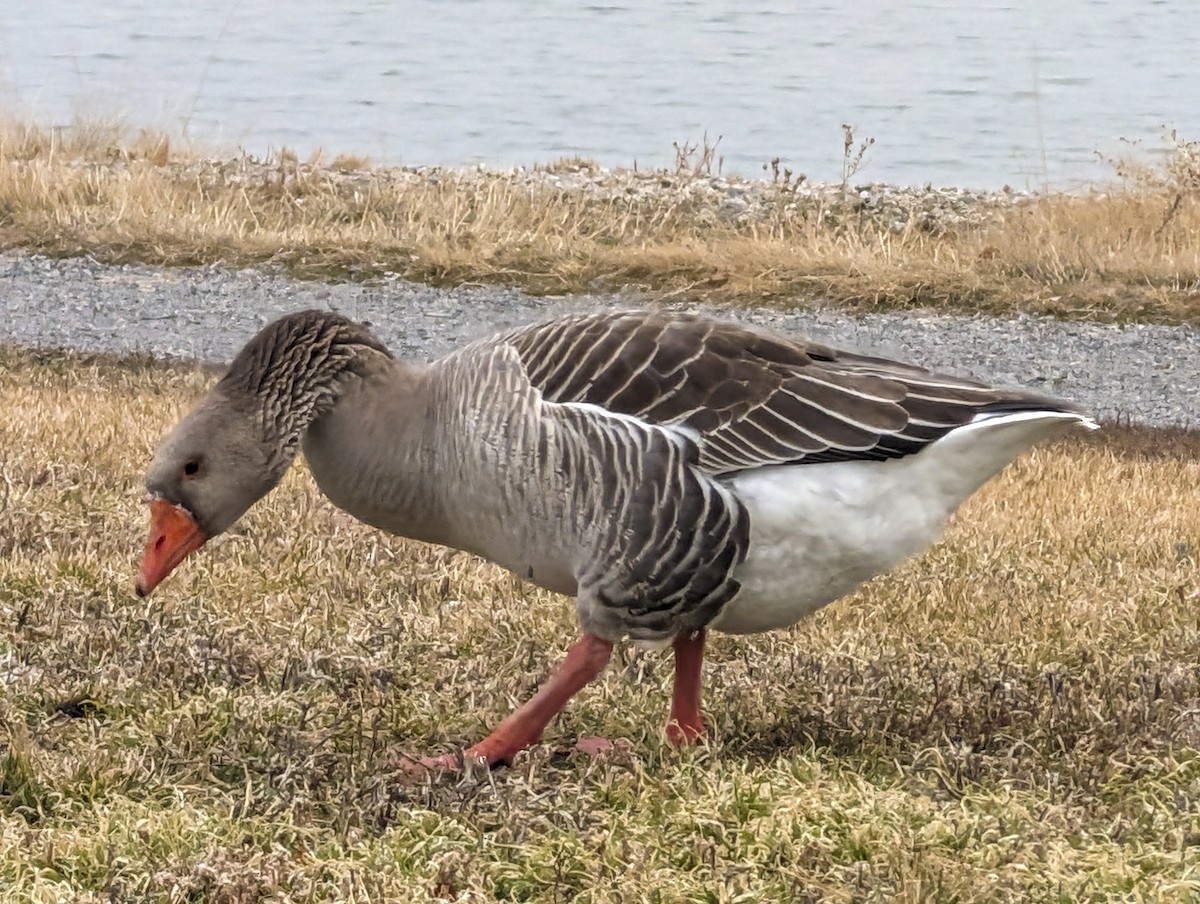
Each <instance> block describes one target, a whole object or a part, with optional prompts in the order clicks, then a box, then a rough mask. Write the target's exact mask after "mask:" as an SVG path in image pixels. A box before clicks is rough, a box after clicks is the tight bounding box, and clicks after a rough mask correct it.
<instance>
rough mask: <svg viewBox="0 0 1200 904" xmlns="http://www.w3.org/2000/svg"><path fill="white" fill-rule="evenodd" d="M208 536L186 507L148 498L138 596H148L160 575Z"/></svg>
mask: <svg viewBox="0 0 1200 904" xmlns="http://www.w3.org/2000/svg"><path fill="white" fill-rule="evenodd" d="M207 539H208V537H206V536H204V534H203V533H201V531H200V525H199V524H197V523H196V519H195V518H193V517H192V516H191V513H189V512H188V511H187V509H185V508H183V507H182V506H179V505H172V504H171V503H169V502H167V500H165V499H152V500H151V501H150V539H149V540H147V541H146V548H145V550H143V551H142V567H141V568H140V569H139V571H138V578H137V587H136V589H137V595H138V596H149V595H150V591H151V590H153V589H154V588H155V587H157V586H158V585H159V583H160V582H161V581H162V579H163V578H165V577H166V576H167V575H169V574H170V573H171V572H172V571H174V570H175V566H177V565H178V564H179V563H180V562H182V561H183V560H184V559H185V558H187V555H188V553H191V552H195V551H196V550H197V549H199V548H200V547H201V546H203V545H204V542H205V541H206V540H207Z"/></svg>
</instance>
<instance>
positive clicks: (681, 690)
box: [667, 631, 707, 747]
mask: <svg viewBox="0 0 1200 904" xmlns="http://www.w3.org/2000/svg"><path fill="white" fill-rule="evenodd" d="M674 647H675V693H674V694H673V695H672V696H671V720H670V721H669V722H668V723H667V740H668V741H670V742H671V745H672V746H674V747H682V746H683V745H684V744H691V743H693V742H695V741H697V740H699V739H700V738H702V737H704V735H705V734H706V732H707V730H706V729H705V727H704V718H703V716H701V715H700V669H701V667H702V666H703V665H704V631H697V632H696V633H695V634H691V635H687V634H680V635H679V636H678V637H676V638H675V643H674Z"/></svg>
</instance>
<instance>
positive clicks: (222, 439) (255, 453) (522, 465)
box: [147, 311, 1074, 643]
mask: <svg viewBox="0 0 1200 904" xmlns="http://www.w3.org/2000/svg"><path fill="white" fill-rule="evenodd" d="M1021 411H1047V412H1052V413H1053V412H1061V413H1064V414H1073V413H1074V409H1073V408H1072V407H1071V406H1069V405H1066V404H1065V403H1061V402H1058V401H1056V400H1052V399H1046V398H1044V397H1040V396H1036V395H1033V394H1029V393H1023V392H1010V391H1002V390H996V389H992V388H989V387H987V386H984V385H982V384H979V383H977V382H974V381H970V380H962V379H958V378H954V377H948V376H944V375H939V374H934V373H931V372H929V371H926V370H923V369H921V368H917V367H911V366H908V365H904V364H900V363H897V362H893V361H886V360H883V359H879V358H871V357H867V356H862V355H856V354H850V353H846V352H840V351H837V350H834V349H831V348H828V347H826V346H824V345H820V344H817V343H804V342H793V341H789V340H785V339H781V338H777V337H774V336H770V335H767V334H765V333H761V332H758V331H756V330H753V329H749V328H746V327H741V326H737V325H734V324H729V323H723V322H719V321H715V320H711V319H708V318H704V317H699V316H690V315H678V314H665V313H664V314H657V313H636V314H635V313H619V314H581V315H576V316H572V317H566V318H560V319H558V320H554V321H549V322H546V323H542V324H537V325H534V326H530V327H523V328H519V329H515V330H512V331H509V332H507V333H504V334H502V335H500V336H497V337H493V338H490V339H486V340H483V341H480V342H476V343H473V344H471V345H469V346H466V347H464V348H462V349H460V350H458V351H456V352H454V353H452V354H450V355H447V356H446V357H444V358H442V359H439V360H438V361H435V362H433V363H432V364H429V365H422V364H413V363H408V362H401V361H398V360H396V359H394V358H393V357H391V356H390V355H389V354H388V352H387V351H386V349H385V348H384V347H383V346H382V345H381V344H380V343H379V342H378V341H377V340H376V339H374V337H372V336H371V335H370V333H369V332H368V331H367V330H365V329H364V328H362V327H360V326H358V325H356V324H354V323H352V322H351V321H349V320H347V319H346V318H344V317H341V316H340V315H336V314H331V313H327V312H319V311H306V312H303V313H299V314H293V315H290V316H288V317H285V318H283V319H281V320H279V321H277V322H275V323H273V324H271V325H270V326H268V327H266V328H265V329H264V330H263V331H262V332H261V333H259V334H258V335H257V336H256V337H255V338H254V339H253V340H251V342H250V343H249V344H248V345H247V346H246V347H245V348H244V349H243V350H242V352H241V353H239V355H238V356H237V358H236V360H235V361H234V363H233V365H232V366H231V368H230V370H229V372H228V373H227V374H226V376H225V377H224V378H223V379H222V380H221V381H220V383H219V384H218V385H217V386H216V388H215V389H214V391H213V393H212V395H211V396H210V397H209V399H207V400H206V401H205V402H203V403H202V404H201V405H200V407H199V408H198V409H197V410H196V411H195V412H193V413H192V414H191V415H189V417H188V418H187V419H185V420H184V421H183V422H182V423H181V424H180V426H179V427H178V428H177V429H176V431H175V432H174V433H173V434H172V436H171V437H169V438H168V440H167V441H166V443H164V446H163V449H162V450H161V451H160V453H159V455H158V457H157V458H156V461H155V464H154V465H152V467H151V470H150V475H149V477H148V481H147V484H148V487H149V489H150V491H151V493H152V494H156V495H158V496H162V497H164V498H166V499H168V500H170V501H171V502H173V503H176V504H179V505H181V506H183V507H184V508H185V509H187V510H188V511H190V512H191V513H193V514H194V515H195V517H196V520H197V522H198V523H199V524H200V526H201V527H202V529H203V530H204V531H205V534H206V536H211V535H212V534H213V533H218V532H220V531H221V530H224V529H225V528H226V527H228V526H229V524H231V523H232V521H233V520H235V519H236V518H237V517H238V516H240V515H241V514H242V512H244V511H245V509H246V508H247V507H248V506H249V505H250V504H251V503H252V502H253V501H254V500H255V499H257V498H259V497H260V496H261V495H263V494H264V493H265V492H266V491H267V490H269V489H270V487H271V486H273V485H274V484H275V483H276V482H277V481H278V480H279V478H280V477H281V476H282V474H283V473H284V470H285V469H286V467H287V463H288V462H290V460H291V459H292V457H293V456H294V455H295V454H296V452H297V451H298V449H299V448H300V447H301V444H302V445H303V449H304V452H305V455H306V457H307V459H308V461H309V464H310V467H311V469H312V472H313V475H314V477H315V478H316V480H317V482H318V484H319V485H320V486H321V488H322V490H323V491H324V492H325V493H326V494H327V495H328V496H329V497H330V498H331V499H332V500H333V501H334V502H335V503H336V504H338V505H340V506H342V507H343V508H345V509H347V510H348V511H350V512H351V513H353V514H355V515H356V516H357V517H359V518H361V519H362V520H364V521H366V522H368V523H370V524H374V525H376V526H378V527H381V528H384V529H386V530H389V531H392V532H394V533H398V534H402V535H405V536H410V537H415V538H417V539H423V540H429V541H432V542H438V543H443V544H447V545H451V546H455V547H459V548H462V549H466V550H469V551H472V552H476V553H478V554H480V555H483V556H486V557H487V558H489V559H492V560H493V561H496V562H498V563H500V564H502V565H504V566H505V567H507V568H509V569H511V570H513V571H514V572H515V573H517V574H519V575H521V576H522V577H525V578H527V579H529V580H531V581H533V582H535V583H538V584H541V585H542V586H546V587H549V588H550V589H553V590H557V591H560V592H564V593H574V594H575V595H576V597H577V600H578V606H579V614H580V619H581V622H582V625H583V627H584V630H585V631H587V632H589V633H592V634H595V635H597V636H599V637H602V638H606V639H610V640H615V639H619V638H621V637H624V636H630V637H633V638H635V639H637V640H641V641H646V642H651V643H658V642H663V641H669V640H670V639H672V638H674V637H676V636H678V635H680V634H682V633H686V632H690V631H695V630H698V629H701V628H703V627H705V626H706V625H708V624H710V623H711V622H713V621H714V619H717V618H718V616H719V615H720V614H721V612H722V610H723V609H724V607H726V606H727V605H728V604H729V603H730V602H731V601H732V600H734V599H735V598H736V597H737V595H738V592H739V581H738V579H737V576H736V572H737V569H738V567H739V566H740V565H741V564H742V563H743V562H745V561H746V558H747V554H748V550H749V547H750V544H751V536H752V514H751V513H750V512H749V511H748V509H747V506H746V505H745V504H744V503H743V501H742V500H741V499H740V498H739V497H738V496H737V495H735V493H734V492H733V491H732V490H731V486H732V483H731V481H734V479H735V478H736V477H737V476H738V475H740V474H744V473H747V472H750V471H753V470H755V469H764V468H766V469H769V468H772V467H776V466H781V465H787V466H803V465H811V464H818V463H830V462H854V461H864V462H865V461H882V460H890V459H899V458H904V457H907V456H913V455H919V454H921V452H922V450H924V449H925V448H927V447H928V446H929V445H930V444H932V443H935V442H936V441H937V440H939V439H940V438H942V437H945V436H947V435H948V434H949V433H950V432H951V431H954V430H955V429H957V428H960V427H963V426H964V425H967V424H970V423H971V422H972V421H973V419H975V418H977V417H978V416H980V415H982V414H988V413H999V412H1021ZM195 460H199V461H200V465H199V468H200V469H201V471H202V472H204V471H205V470H206V469H207V470H213V469H214V465H218V466H219V467H218V468H217V470H220V471H222V472H223V473H225V474H226V475H229V474H232V475H233V476H229V477H228V478H227V479H226V480H224V481H223V482H222V485H221V486H217V487H212V486H206V484H205V481H204V480H202V479H192V477H191V476H189V475H186V474H182V475H181V472H180V462H182V461H189V462H191V461H195ZM203 476H204V473H201V474H200V477H203ZM802 579H803V576H802V575H798V576H797V580H802Z"/></svg>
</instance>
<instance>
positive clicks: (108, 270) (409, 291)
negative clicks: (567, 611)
mask: <svg viewBox="0 0 1200 904" xmlns="http://www.w3.org/2000/svg"><path fill="white" fill-rule="evenodd" d="M0 285H3V286H4V291H3V292H0V342H3V343H10V344H14V345H24V346H34V347H38V346H40V347H66V348H75V349H79V350H84V351H98V352H115V353H123V352H125V353H128V352H142V353H150V354H152V355H167V356H172V357H176V358H180V359H184V360H192V361H198V362H208V363H214V364H215V363H218V362H224V361H228V360H229V359H230V357H232V354H233V353H234V352H235V351H236V350H237V349H238V348H240V346H241V345H242V344H243V343H244V342H245V341H246V340H247V339H248V338H249V337H250V336H251V335H252V334H253V333H254V332H256V331H257V330H258V329H259V328H260V327H261V326H263V325H264V324H265V323H266V322H268V321H269V320H272V319H274V318H275V317H278V316H280V315H282V314H284V313H286V312H288V311H294V310H299V309H302V308H306V307H318V308H329V309H333V310H338V311H340V312H342V313H344V314H346V315H347V316H350V317H353V318H354V319H356V320H360V321H365V322H367V323H368V324H370V325H371V327H372V329H373V330H374V331H375V332H376V333H377V334H378V335H379V337H380V338H381V339H382V340H383V341H384V342H385V343H386V344H387V345H388V346H389V347H390V348H391V349H392V351H393V352H394V353H396V354H397V355H402V356H407V357H414V358H421V359H428V358H431V357H435V356H437V355H440V354H443V353H445V352H446V351H449V350H450V349H451V348H454V347H456V346H458V345H461V344H463V343H465V342H467V341H470V340H471V339H474V338H477V337H479V336H482V335H485V334H487V333H490V332H494V331H499V330H503V329H507V328H509V327H512V326H516V325H518V324H521V323H527V322H530V321H533V320H536V319H541V318H544V317H550V316H554V315H556V314H560V313H566V312H569V311H576V310H579V309H580V308H590V309H610V308H634V307H644V306H648V305H653V304H658V305H660V306H665V307H668V308H672V309H686V310H699V311H703V312H706V313H711V314H715V315H717V316H722V317H728V318H731V319H735V320H740V321H743V322H746V323H750V324H754V325H758V326H761V327H764V328H767V329H771V330H776V331H778V332H780V333H783V334H785V335H793V336H810V337H812V338H814V339H818V340H820V341H823V342H827V343H828V344H830V345H833V346H836V347H843V348H849V349H856V350H859V351H864V352H873V353H876V354H882V355H885V356H888V357H894V358H897V359H900V360H906V361H911V362H913V363H917V364H923V365H925V366H927V367H930V368H933V369H936V370H944V371H948V372H953V373H960V374H964V375H971V376H975V377H978V378H980V379H984V380H988V381H991V382H995V383H998V384H1003V385H1009V386H1021V387H1024V388H1028V389H1035V390H1038V391H1040V392H1044V393H1048V394H1051V395H1059V396H1062V397H1064V398H1068V399H1072V400H1074V401H1076V402H1078V403H1080V404H1082V405H1084V406H1085V407H1087V408H1088V409H1089V410H1090V411H1091V412H1092V413H1093V414H1095V415H1096V416H1098V417H1100V418H1103V419H1106V420H1110V421H1111V420H1115V421H1118V422H1129V423H1133V424H1143V425H1148V426H1157V427H1184V428H1193V429H1194V428H1195V427H1197V426H1200V417H1197V408H1196V404H1195V398H1194V394H1195V389H1196V387H1197V386H1200V330H1197V329H1195V328H1192V327H1187V326H1181V327H1169V326H1161V325H1150V324H1123V325H1118V324H1098V323H1085V322H1080V321H1061V320H1056V319H1053V318H1048V317H1035V316H1029V315H1019V316H1017V317H1007V318H997V317H988V316H983V315H959V314H931V313H928V312H925V313H913V312H883V313H865V314H864V313H857V314H856V313H851V312H846V311H843V310H839V309H837V308H835V307H831V306H812V305H809V306H799V305H797V306H793V307H792V308H790V309H781V308H778V307H746V306H735V305H717V304H695V303H689V302H682V301H676V302H673V303H667V304H665V305H664V304H663V303H662V302H655V301H653V300H652V299H647V298H645V297H643V296H639V295H637V294H635V293H623V294H605V293H596V294H591V295H581V296H556V297H545V296H540V297H539V296H532V295H529V294H526V293H523V292H520V291H517V290H514V289H506V288H496V287H460V288H456V289H439V288H436V287H432V286H427V285H421V284H416V283H412V282H408V281H405V280H402V279H400V278H398V277H393V278H389V279H387V280H383V281H379V282H378V283H377V284H374V285H365V284H362V283H353V282H335V283H322V282H316V281H312V280H301V279H295V278H290V277H286V276H282V275H279V274H277V273H269V272H263V271H260V270H255V269H240V270H233V269H228V268H221V267H204V268H163V267H152V266H146V265H140V264H127V265H121V266H108V265H104V264H101V263H98V262H96V261H93V260H89V259H87V258H68V259H62V260H58V259H51V258H45V257H38V256H30V255H19V254H17V255H14V254H11V253H0Z"/></svg>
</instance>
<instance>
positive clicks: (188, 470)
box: [183, 458, 200, 477]
mask: <svg viewBox="0 0 1200 904" xmlns="http://www.w3.org/2000/svg"><path fill="white" fill-rule="evenodd" d="M199 473H200V459H198V458H191V459H188V460H187V461H186V462H185V463H184V465H183V476H184V477H195V476H196V475H197V474H199Z"/></svg>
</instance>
